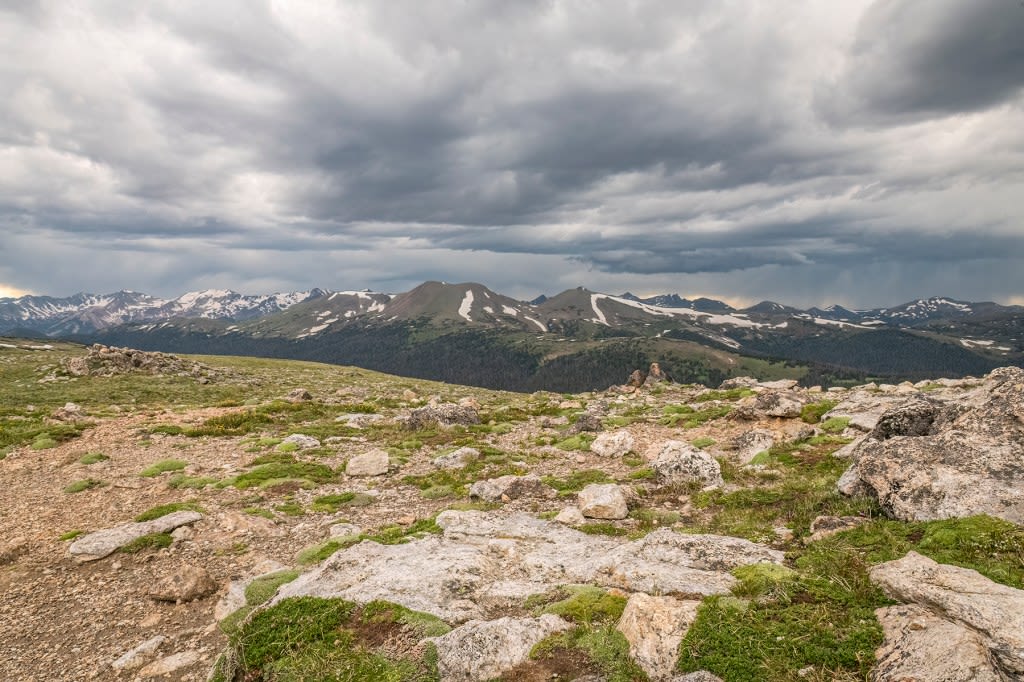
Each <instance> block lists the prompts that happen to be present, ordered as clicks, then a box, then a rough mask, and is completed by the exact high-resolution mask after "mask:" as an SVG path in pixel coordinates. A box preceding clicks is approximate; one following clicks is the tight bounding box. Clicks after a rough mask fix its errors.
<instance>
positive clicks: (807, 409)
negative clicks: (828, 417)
mask: <svg viewBox="0 0 1024 682" xmlns="http://www.w3.org/2000/svg"><path fill="white" fill-rule="evenodd" d="M838 404H839V403H838V402H837V401H835V400H821V401H818V402H816V403H809V404H807V405H804V407H803V409H802V410H800V419H802V420H803V421H804V422H806V423H807V424H817V423H818V422H820V421H821V417H822V415H823V414H825V413H826V412H828V411H829V410H831V409H832V408H833V407H835V406H836V405H838Z"/></svg>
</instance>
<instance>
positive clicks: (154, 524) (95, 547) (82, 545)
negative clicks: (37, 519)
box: [68, 511, 203, 562]
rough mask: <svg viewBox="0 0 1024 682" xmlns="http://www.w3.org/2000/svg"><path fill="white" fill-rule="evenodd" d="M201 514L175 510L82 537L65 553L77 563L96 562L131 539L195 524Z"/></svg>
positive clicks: (201, 516)
mask: <svg viewBox="0 0 1024 682" xmlns="http://www.w3.org/2000/svg"><path fill="white" fill-rule="evenodd" d="M201 518H203V515H202V514H200V513H199V512H194V511H177V512H173V513H171V514H167V515H166V516H161V517H160V518H158V519H153V520H152V521H142V522H139V523H123V524H121V525H120V526H115V527H113V528H108V529H106V530H98V531H96V532H95V533H89V534H88V535H83V536H82V537H80V538H78V539H77V540H75V541H74V542H72V543H71V546H70V547H68V553H69V554H70V555H71V557H72V558H73V559H74V560H75V561H78V562H86V561H96V560H97V559H102V558H103V557H105V556H108V555H110V554H112V553H113V552H115V551H117V550H118V549H120V548H122V547H124V546H125V545H127V544H128V543H130V542H132V541H133V540H137V539H139V538H141V537H142V536H144V535H151V534H153V533H167V532H170V531H172V530H174V529H175V528H177V527H179V526H185V525H188V524H191V523H195V522H196V521H199V520H200V519H201Z"/></svg>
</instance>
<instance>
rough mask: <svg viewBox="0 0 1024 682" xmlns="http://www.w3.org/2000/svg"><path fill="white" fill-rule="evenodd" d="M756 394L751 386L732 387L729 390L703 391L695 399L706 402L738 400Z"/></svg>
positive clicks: (698, 401)
mask: <svg viewBox="0 0 1024 682" xmlns="http://www.w3.org/2000/svg"><path fill="white" fill-rule="evenodd" d="M752 395H755V393H754V391H752V390H751V389H749V388H730V389H727V390H724V391H722V390H713V391H707V392H706V393H701V394H700V395H699V396H697V397H696V398H694V399H693V402H695V403H706V402H710V401H712V400H727V401H730V402H732V401H736V400H740V399H741V398H746V397H749V396H752Z"/></svg>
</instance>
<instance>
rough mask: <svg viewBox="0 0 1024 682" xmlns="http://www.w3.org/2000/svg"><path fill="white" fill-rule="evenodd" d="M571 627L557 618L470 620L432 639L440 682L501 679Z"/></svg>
mask: <svg viewBox="0 0 1024 682" xmlns="http://www.w3.org/2000/svg"><path fill="white" fill-rule="evenodd" d="M571 628H572V625H571V624H570V623H568V622H566V621H564V620H562V619H561V618H559V617H558V616H553V615H551V614H545V615H543V616H541V617H539V618H508V617H506V618H498V619H497V620H491V621H477V620H473V621H470V622H468V623H466V624H465V625H463V626H461V627H458V628H456V629H454V630H452V631H451V632H449V633H448V634H446V635H443V636H441V637H437V638H434V639H433V640H432V641H433V642H434V645H435V646H436V647H437V669H438V672H439V673H440V677H441V682H455V681H458V682H484V681H485V680H493V679H494V678H496V677H500V676H501V675H502V674H503V673H505V672H507V671H509V670H512V669H513V668H515V667H516V666H517V665H519V664H520V663H523V662H524V661H526V660H527V659H528V658H529V657H530V650H531V649H532V648H533V647H534V646H535V645H536V644H538V643H540V642H541V640H543V639H545V638H546V637H548V636H549V635H553V634H555V633H556V632H563V631H565V630H569V629H571Z"/></svg>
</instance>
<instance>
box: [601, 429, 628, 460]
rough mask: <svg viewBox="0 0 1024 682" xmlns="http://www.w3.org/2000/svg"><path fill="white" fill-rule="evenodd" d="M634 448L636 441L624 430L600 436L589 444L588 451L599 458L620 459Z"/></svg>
mask: <svg viewBox="0 0 1024 682" xmlns="http://www.w3.org/2000/svg"><path fill="white" fill-rule="evenodd" d="M635 446H636V440H635V439H634V438H633V434H631V433H630V432H629V431H627V430H626V429H619V430H618V431H609V432H607V433H602V434H600V435H599V436H598V437H597V438H595V439H594V442H593V443H591V444H590V451H591V452H593V453H594V454H595V455H597V456H599V457H622V456H623V455H625V454H626V453H628V452H629V451H630V450H632V449H633V448H634V447H635Z"/></svg>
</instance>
